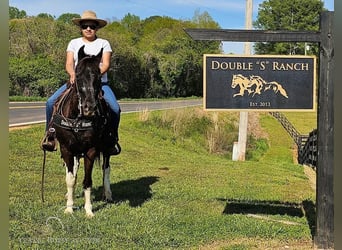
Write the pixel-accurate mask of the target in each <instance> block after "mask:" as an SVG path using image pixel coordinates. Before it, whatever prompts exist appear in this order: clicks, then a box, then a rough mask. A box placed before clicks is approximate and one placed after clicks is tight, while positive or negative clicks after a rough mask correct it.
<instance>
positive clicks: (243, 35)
mask: <svg viewBox="0 0 342 250" xmlns="http://www.w3.org/2000/svg"><path fill="white" fill-rule="evenodd" d="M185 32H186V33H187V34H188V35H190V36H191V37H192V38H193V39H194V40H216V41H235V42H317V43H319V46H320V58H319V59H320V60H319V61H320V67H319V89H318V92H319V93H318V124H317V127H318V159H317V170H316V171H317V175H316V176H317V177H316V178H317V181H316V185H317V187H316V231H315V236H314V243H315V245H316V247H317V248H319V249H332V248H334V192H333V186H334V185H333V180H334V179H333V174H334V148H333V147H334V137H333V135H334V127H333V125H334V117H333V115H334V107H333V104H334V94H333V93H334V92H333V69H334V44H333V12H331V11H324V12H322V13H321V20H320V30H319V31H317V32H315V31H271V30H229V29H186V30H185Z"/></svg>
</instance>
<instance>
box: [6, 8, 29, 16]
mask: <svg viewBox="0 0 342 250" xmlns="http://www.w3.org/2000/svg"><path fill="white" fill-rule="evenodd" d="M25 17H26V12H25V11H24V10H19V9H18V8H16V7H11V6H9V19H21V18H25Z"/></svg>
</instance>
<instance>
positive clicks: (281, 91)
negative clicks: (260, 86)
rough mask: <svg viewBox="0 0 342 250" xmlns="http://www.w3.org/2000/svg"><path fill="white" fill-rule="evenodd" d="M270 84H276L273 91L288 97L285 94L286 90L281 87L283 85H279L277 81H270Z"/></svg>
mask: <svg viewBox="0 0 342 250" xmlns="http://www.w3.org/2000/svg"><path fill="white" fill-rule="evenodd" d="M270 84H274V85H276V86H277V90H275V91H274V92H276V93H277V92H278V91H279V92H280V94H281V95H282V96H284V97H286V98H289V97H288V95H287V92H286V90H285V89H284V88H283V86H281V84H279V83H277V82H270Z"/></svg>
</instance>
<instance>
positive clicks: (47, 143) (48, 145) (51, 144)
mask: <svg viewBox="0 0 342 250" xmlns="http://www.w3.org/2000/svg"><path fill="white" fill-rule="evenodd" d="M56 145H57V140H56V134H55V129H54V128H49V130H48V131H47V132H46V134H45V137H44V138H43V140H42V141H41V143H40V148H41V149H42V150H44V151H49V152H53V151H57V147H56Z"/></svg>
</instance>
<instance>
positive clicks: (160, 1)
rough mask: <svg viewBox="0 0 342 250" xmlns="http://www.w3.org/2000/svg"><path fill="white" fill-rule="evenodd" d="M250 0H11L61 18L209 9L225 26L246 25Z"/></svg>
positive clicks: (183, 15) (239, 48)
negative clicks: (83, 13)
mask: <svg viewBox="0 0 342 250" xmlns="http://www.w3.org/2000/svg"><path fill="white" fill-rule="evenodd" d="M246 1H247V0H214V1H213V0H98V1H94V0H58V1H50V0H30V1H27V0H9V6H11V7H16V8H18V9H19V10H24V11H26V14H27V15H29V16H35V15H37V14H39V13H48V14H51V15H52V16H54V17H56V18H58V17H59V16H60V15H61V14H64V13H78V14H80V15H81V14H82V12H83V11H84V10H93V11H95V12H96V14H97V17H98V18H102V19H106V20H108V19H109V20H118V19H119V20H120V19H122V18H123V17H124V16H125V15H126V14H128V13H130V14H134V15H136V16H139V17H140V19H145V18H147V17H150V16H155V15H159V16H169V17H172V18H174V19H182V20H191V19H192V17H193V16H194V13H195V12H196V11H199V12H200V13H203V12H204V11H207V12H208V13H209V15H210V16H211V17H212V18H213V20H214V21H216V22H217V23H218V24H219V25H220V27H221V28H222V29H244V28H245V19H246V17H245V11H246ZM263 1H264V0H252V3H253V17H252V20H253V21H255V20H256V18H257V12H258V6H259V4H261V3H262V2H263ZM323 2H324V7H325V8H326V9H328V10H330V11H333V10H334V0H323ZM243 47H244V46H243V43H242V42H224V44H223V49H224V52H225V53H234V54H243Z"/></svg>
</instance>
